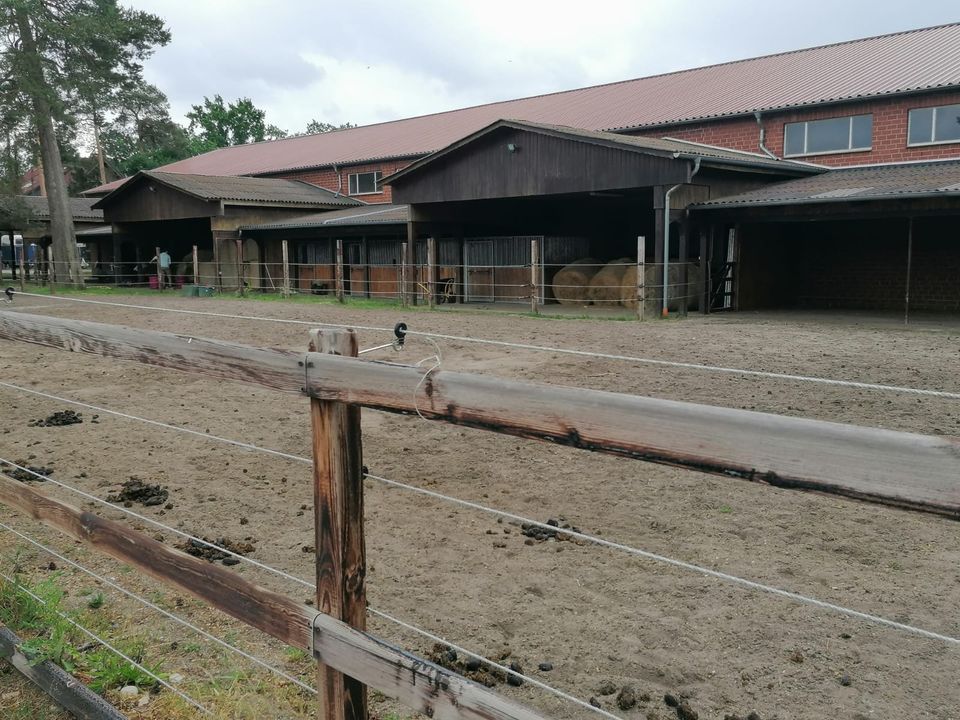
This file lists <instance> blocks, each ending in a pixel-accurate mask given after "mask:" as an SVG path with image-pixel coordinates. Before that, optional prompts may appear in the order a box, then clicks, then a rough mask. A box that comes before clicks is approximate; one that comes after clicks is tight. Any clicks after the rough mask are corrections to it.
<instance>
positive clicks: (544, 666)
mask: <svg viewBox="0 0 960 720" xmlns="http://www.w3.org/2000/svg"><path fill="white" fill-rule="evenodd" d="M537 668H538V669H539V670H540V671H541V672H550V671H551V670H553V663H551V662H542V663H540V664H539V665H537Z"/></svg>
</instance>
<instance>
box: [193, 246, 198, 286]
mask: <svg viewBox="0 0 960 720" xmlns="http://www.w3.org/2000/svg"><path fill="white" fill-rule="evenodd" d="M192 256H193V284H194V285H200V256H199V255H198V254H197V246H196V245H194V246H193V251H192Z"/></svg>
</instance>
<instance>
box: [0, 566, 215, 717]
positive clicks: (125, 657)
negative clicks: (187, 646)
mask: <svg viewBox="0 0 960 720" xmlns="http://www.w3.org/2000/svg"><path fill="white" fill-rule="evenodd" d="M0 578H2V579H3V580H6V581H7V582H8V583H10V585H12V586H13V587H15V588H16V589H18V590H21V591H23V592H25V593H26V594H27V595H29V596H30V597H31V598H33V599H34V600H36V601H37V602H38V603H40V604H41V605H43V606H44V607H49V603H48V602H47V601H46V600H44V599H43V598H42V597H40V596H39V595H37V594H36V593H35V592H33V591H32V590H30V588H28V587H24V586H23V584H22V583H20V582H19V581H17V580H15V579H14V578H12V577H10V576H9V575H7V574H5V573H3V572H0ZM50 610H51V611H53V612H54V613H56V614H57V615H59V616H60V617H61V618H63V619H64V620H66V621H67V622H68V623H70V624H71V625H73V626H74V627H75V628H77V630H79V631H80V632H82V633H83V634H84V635H86V636H87V637H89V638H90V639H91V640H93V641H94V642H96V643H99V644H100V645H103V647H105V648H107V650H109V651H110V652H112V653H114V654H115V655H117V656H118V657H120V658H122V659H123V660H125V661H126V662H128V663H130V664H131V665H133V666H134V667H135V668H137V669H138V670H140V672H142V673H143V674H144V675H147V676H149V677H151V678H153V679H154V680H156V681H157V682H158V683H160V684H161V685H163V686H164V687H165V688H167V689H168V690H170V691H171V692H173V693H174V694H176V695H178V696H180V697H181V698H182V699H183V700H186V701H187V702H188V703H190V704H191V705H192V706H193V707H195V708H197V709H198V710H200V711H201V712H203V713H204V714H205V715H210V716H212V715H213V713H211V712H210V711H209V710H208V709H207V708H206V707H204V706H203V705H201V704H200V703H199V702H197V701H196V700H194V699H193V698H192V697H190V696H189V695H187V693H185V692H183V691H182V690H179V689H178V688H175V687H174V686H173V685H171V684H170V683H168V682H167V681H166V680H164V679H163V678H161V677H159V676H158V675H157V674H156V673H154V672H152V671H151V670H149V669H147V668H145V667H144V666H143V665H141V664H140V663H138V662H137V661H136V660H134V659H133V658H131V657H130V656H129V655H127V654H126V653H124V652H122V651H120V650H118V649H117V648H115V647H114V646H113V645H111V644H110V643H109V642H107V641H106V640H104V639H103V638H102V637H100V636H99V635H97V634H96V633H94V632H93V631H92V630H90V629H88V628H86V627H84V626H83V625H81V624H80V623H78V622H77V621H76V620H74V619H73V618H72V617H70V616H69V615H67V614H66V613H65V612H63V611H62V610H58V609H57V608H50Z"/></svg>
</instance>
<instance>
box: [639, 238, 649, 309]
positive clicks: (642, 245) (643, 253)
mask: <svg viewBox="0 0 960 720" xmlns="http://www.w3.org/2000/svg"><path fill="white" fill-rule="evenodd" d="M646 272H647V238H646V237H645V236H643V235H639V236H638V237H637V320H643V314H644V312H645V311H646V305H647V298H646V294H647V277H646Z"/></svg>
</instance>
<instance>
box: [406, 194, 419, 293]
mask: <svg viewBox="0 0 960 720" xmlns="http://www.w3.org/2000/svg"><path fill="white" fill-rule="evenodd" d="M412 214H413V210H412V208H411V216H412ZM404 257H405V258H406V263H407V266H408V273H407V281H406V283H405V284H404V286H403V292H404V293H405V294H406V295H407V303H408V304H409V305H416V304H417V279H418V276H419V275H420V270H419V268H418V267H417V264H416V262H417V227H416V224H415V223H414V222H413V221H412V220H410V221H408V222H407V252H406V253H405V254H404Z"/></svg>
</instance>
